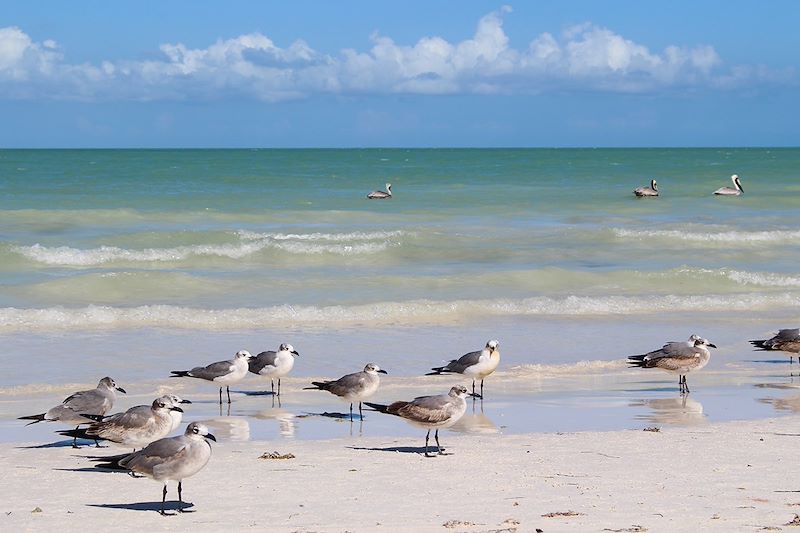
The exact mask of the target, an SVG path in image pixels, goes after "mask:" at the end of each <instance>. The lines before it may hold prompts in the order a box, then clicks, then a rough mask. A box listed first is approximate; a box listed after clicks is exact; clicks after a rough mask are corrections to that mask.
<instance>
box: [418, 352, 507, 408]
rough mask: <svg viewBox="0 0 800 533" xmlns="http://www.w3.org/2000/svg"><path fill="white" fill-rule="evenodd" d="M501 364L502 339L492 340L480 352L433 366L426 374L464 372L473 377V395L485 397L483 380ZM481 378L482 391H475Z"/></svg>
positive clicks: (437, 374)
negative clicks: (442, 364)
mask: <svg viewBox="0 0 800 533" xmlns="http://www.w3.org/2000/svg"><path fill="white" fill-rule="evenodd" d="M499 364H500V341H497V340H490V341H489V342H487V343H486V347H485V348H484V349H483V350H481V351H479V352H470V353H468V354H464V355H462V356H461V357H459V358H458V359H453V360H452V361H450V362H449V363H447V364H446V365H445V366H439V367H435V368H432V369H431V370H433V372H428V373H427V374H425V375H426V376H439V375H441V374H464V375H465V376H467V377H469V378H472V396H474V397H475V398H481V399H482V398H483V380H484V378H485V377H486V376H488V375H489V374H491V373H492V372H494V371H495V369H496V368H497V365H499ZM477 379H479V380H481V393H480V394H476V393H475V380H477Z"/></svg>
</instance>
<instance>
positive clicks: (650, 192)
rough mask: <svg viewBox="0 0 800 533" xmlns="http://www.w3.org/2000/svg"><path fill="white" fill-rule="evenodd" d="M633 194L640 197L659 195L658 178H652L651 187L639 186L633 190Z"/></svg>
mask: <svg viewBox="0 0 800 533" xmlns="http://www.w3.org/2000/svg"><path fill="white" fill-rule="evenodd" d="M633 194H635V195H636V196H638V197H639V198H641V197H643V196H658V184H657V183H656V180H650V186H649V187H637V188H635V189H634V190H633Z"/></svg>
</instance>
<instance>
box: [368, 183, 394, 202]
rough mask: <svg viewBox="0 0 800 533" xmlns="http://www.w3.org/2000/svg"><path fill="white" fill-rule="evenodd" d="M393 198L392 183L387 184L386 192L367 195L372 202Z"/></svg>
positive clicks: (373, 192) (374, 192)
mask: <svg viewBox="0 0 800 533" xmlns="http://www.w3.org/2000/svg"><path fill="white" fill-rule="evenodd" d="M391 197H392V184H391V183H387V184H386V190H385V191H372V192H371V193H369V194H368V195H367V198H369V199H370V200H385V199H386V198H391Z"/></svg>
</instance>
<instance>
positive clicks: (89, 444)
mask: <svg viewBox="0 0 800 533" xmlns="http://www.w3.org/2000/svg"><path fill="white" fill-rule="evenodd" d="M78 445H79V446H78V448H93V449H95V448H96V446H95V445H94V441H93V440H82V439H78ZM81 445H82V446H81ZM40 448H72V439H67V440H59V441H56V442H49V443H47V444H35V445H32V446H17V449H18V450H36V449H40ZM78 448H76V449H78ZM100 448H101V449H102V448H108V446H102V445H101V446H100Z"/></svg>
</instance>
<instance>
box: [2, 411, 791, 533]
mask: <svg viewBox="0 0 800 533" xmlns="http://www.w3.org/2000/svg"><path fill="white" fill-rule="evenodd" d="M798 422H800V416H791V417H783V418H780V419H770V420H758V421H746V422H728V423H722V424H713V425H707V426H703V427H702V428H700V429H697V428H678V429H676V428H662V429H661V430H660V431H658V432H655V431H633V430H631V431H615V432H602V433H591V432H586V433H563V434H530V435H514V436H502V435H496V436H469V435H455V434H452V433H448V432H442V434H441V440H442V444H443V445H444V446H445V447H446V448H447V450H448V452H452V455H447V456H444V457H436V458H432V459H428V458H425V457H423V456H421V455H420V453H419V452H421V445H422V443H423V439H424V432H420V435H419V439H416V440H413V441H409V440H408V439H406V438H403V439H399V438H395V437H392V438H375V437H368V438H352V439H337V440H326V441H286V440H282V441H275V442H222V443H220V444H219V445H217V446H215V450H214V455H213V457H212V458H211V462H210V463H209V465H208V466H207V467H206V469H204V470H203V471H202V472H200V473H199V474H197V475H196V476H195V477H192V478H189V479H187V480H185V482H184V497H185V499H186V500H187V501H191V502H193V503H194V507H193V508H192V509H193V510H194V512H192V513H184V514H178V515H174V516H169V517H162V516H160V515H159V514H158V513H157V512H156V511H155V510H156V509H157V508H158V506H159V505H160V498H161V486H160V485H159V484H157V483H156V482H154V481H152V480H148V479H134V478H131V477H129V476H127V475H125V474H118V473H108V472H99V471H93V470H92V469H91V467H90V463H89V462H88V461H87V460H86V459H85V458H84V456H85V455H87V454H113V453H118V452H119V449H115V448H108V449H103V450H95V449H94V448H91V447H88V448H81V449H79V450H73V449H72V448H69V447H57V448H35V449H31V448H23V447H20V446H19V445H12V444H4V445H2V446H0V472H2V475H3V482H2V484H1V485H0V487H2V489H0V490H2V498H0V501H2V507H1V508H0V511H2V517H0V528H2V530H3V531H45V530H50V531H77V530H94V531H115V532H116V531H128V530H134V529H136V530H141V531H151V530H170V531H192V532H199V531H244V530H247V531H253V530H262V531H263V530H266V531H320V532H321V531H324V532H339V531H353V532H363V531H393V532H394V531H443V532H448V531H454V532H455V531H464V532H486V531H520V532H522V531H525V532H528V531H530V532H534V531H536V530H537V529H541V530H542V531H544V532H548V533H549V532H552V531H699V530H701V529H702V530H704V531H725V532H730V531H762V530H763V531H778V530H781V529H783V530H794V528H793V527H792V525H791V522H792V520H793V519H794V518H795V513H796V512H800V479H798V476H797V471H798V469H799V468H800V467H798V466H797V465H798V461H797V458H796V451H797V450H798V446H800V438H799V437H800V435H798V434H797V428H798V425H799V424H798ZM273 451H277V452H279V454H293V455H294V456H295V457H294V458H289V459H261V458H259V457H260V456H261V455H262V454H264V453H265V452H273ZM169 491H170V492H169V494H168V499H171V498H175V499H177V497H176V496H177V495H176V491H175V486H174V485H173V484H170V486H169ZM798 522H799V523H800V519H798ZM797 530H798V531H800V528H798V529H797Z"/></svg>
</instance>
